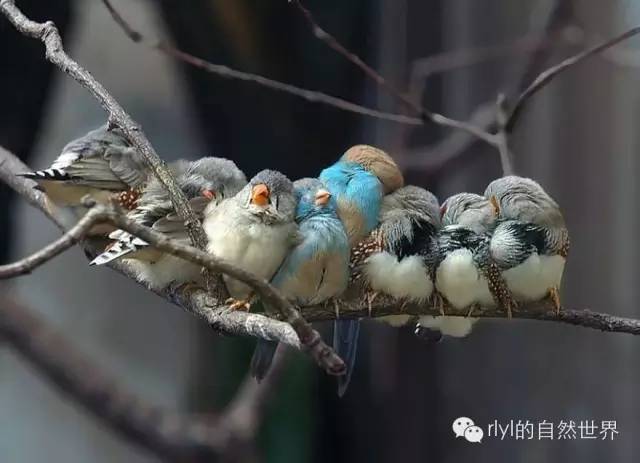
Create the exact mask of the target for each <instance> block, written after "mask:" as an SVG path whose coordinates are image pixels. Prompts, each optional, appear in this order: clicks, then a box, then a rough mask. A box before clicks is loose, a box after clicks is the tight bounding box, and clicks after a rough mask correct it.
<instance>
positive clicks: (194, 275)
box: [91, 157, 247, 289]
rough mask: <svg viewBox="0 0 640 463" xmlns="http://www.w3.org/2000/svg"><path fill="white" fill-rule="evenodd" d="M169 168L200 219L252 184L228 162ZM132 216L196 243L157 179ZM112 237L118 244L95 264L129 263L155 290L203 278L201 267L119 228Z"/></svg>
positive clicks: (185, 163) (209, 159) (209, 161)
mask: <svg viewBox="0 0 640 463" xmlns="http://www.w3.org/2000/svg"><path fill="white" fill-rule="evenodd" d="M169 170H170V171H171V173H172V174H173V176H174V177H175V179H176V181H177V182H178V185H179V186H180V189H181V190H182V192H183V193H184V194H185V196H186V197H187V199H188V200H189V204H190V205H191V208H192V209H193V211H194V212H195V213H196V215H198V216H199V217H203V213H204V210H205V208H206V207H209V208H214V207H216V206H217V205H218V204H219V203H220V202H222V201H223V200H224V199H225V198H229V197H233V196H234V195H235V194H236V193H237V192H238V191H240V189H241V188H242V187H243V186H244V185H246V183H247V179H246V177H245V175H244V173H242V171H241V170H240V169H238V167H237V166H236V165H235V163H234V162H233V161H229V160H228V159H223V158H214V157H205V158H202V159H199V160H197V161H185V160H180V161H175V162H172V163H171V164H169ZM128 216H129V218H131V219H133V220H135V221H136V222H138V223H140V224H142V225H146V226H148V227H151V228H153V229H154V230H156V231H159V232H161V233H164V234H166V235H167V236H168V237H170V238H173V239H177V240H180V241H182V242H185V243H189V241H190V240H189V235H188V233H187V230H186V227H185V224H184V221H182V220H181V219H180V218H179V217H178V215H177V214H176V213H175V211H174V209H173V204H172V203H171V199H170V198H169V194H168V192H167V190H166V188H165V187H164V185H162V184H161V183H160V182H159V180H158V179H157V178H155V177H154V178H152V179H151V180H150V181H149V183H148V185H147V186H146V187H145V188H144V190H143V193H142V196H141V197H140V199H139V200H138V205H137V207H136V208H135V209H134V210H133V211H130V212H129V213H128ZM109 237H110V238H111V239H113V240H114V242H113V243H112V244H111V245H110V246H109V247H108V248H107V249H106V250H105V251H104V252H103V253H102V254H100V255H98V256H97V257H96V258H95V259H94V260H93V261H92V262H91V264H92V265H103V264H106V263H108V262H111V261H112V260H114V259H123V260H124V261H125V263H126V264H127V265H128V266H129V267H130V268H131V269H132V270H133V271H134V272H135V273H136V274H137V276H138V278H139V280H140V281H142V282H144V283H146V284H147V285H148V286H149V287H151V288H153V289H162V288H165V287H166V286H168V285H169V284H172V283H173V284H182V283H187V282H192V281H196V282H198V281H200V279H201V272H200V267H199V266H198V265H195V264H193V263H190V262H187V261H185V260H183V259H180V258H178V257H174V256H170V255H167V254H164V253H162V252H160V251H158V250H157V249H155V248H153V247H151V246H149V245H148V244H147V243H146V242H145V241H144V240H141V239H140V238H137V237H135V236H133V235H131V234H129V233H127V232H125V231H122V230H116V231H114V232H112V233H111V234H110V235H109Z"/></svg>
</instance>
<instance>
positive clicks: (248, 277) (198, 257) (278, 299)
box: [0, 149, 345, 375]
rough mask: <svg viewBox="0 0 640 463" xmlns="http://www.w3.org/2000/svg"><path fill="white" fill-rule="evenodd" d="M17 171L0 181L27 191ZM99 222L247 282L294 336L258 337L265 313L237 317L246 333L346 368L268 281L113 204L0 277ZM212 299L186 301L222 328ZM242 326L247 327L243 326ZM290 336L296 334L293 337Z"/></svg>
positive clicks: (335, 369) (42, 258) (224, 314)
mask: <svg viewBox="0 0 640 463" xmlns="http://www.w3.org/2000/svg"><path fill="white" fill-rule="evenodd" d="M0 156H2V157H0V163H2V165H6V166H8V165H13V166H14V167H18V168H20V169H21V172H24V170H22V169H23V168H24V167H26V166H24V164H22V163H20V162H19V161H18V162H17V163H16V162H14V161H13V160H12V159H11V158H12V157H14V156H13V155H12V154H11V153H9V152H8V151H7V150H4V149H3V150H1V151H0ZM6 159H8V161H6V162H5V161H4V160H6ZM16 173H19V172H11V171H10V170H8V169H4V170H0V178H2V179H3V180H4V179H5V178H9V179H11V184H10V186H12V187H16V191H18V192H20V191H24V192H25V193H26V191H28V190H27V189H26V188H24V187H23V186H24V184H22V183H21V182H31V181H30V180H28V179H23V178H21V177H16ZM28 194H29V195H30V196H33V193H28ZM33 199H34V202H33V203H32V204H33V205H35V206H36V207H38V208H40V209H43V208H44V207H45V205H46V204H47V201H46V195H44V194H41V193H40V194H38V195H36V196H35V197H34V198H33ZM99 223H109V224H111V225H113V226H115V227H117V228H120V229H122V230H125V231H127V232H129V233H131V234H133V235H135V236H138V237H140V238H142V239H143V240H145V241H147V242H148V243H149V244H151V245H152V246H154V247H155V248H157V249H160V250H161V251H163V252H167V253H168V254H171V255H174V256H176V257H181V258H183V259H185V260H189V261H191V262H194V263H196V264H198V265H201V266H202V267H205V268H207V269H209V270H211V271H213V272H216V273H225V274H228V275H229V276H231V277H233V278H235V279H237V280H240V281H242V282H244V283H246V284H247V285H249V286H250V287H252V288H253V289H254V290H255V291H256V293H257V294H258V295H260V297H261V298H262V299H263V300H264V301H265V302H267V303H268V304H269V305H272V306H273V307H274V308H275V309H276V310H278V311H279V312H280V314H281V315H282V317H283V318H284V319H285V320H286V321H287V323H288V324H289V325H291V326H290V328H292V331H293V334H292V333H290V332H288V330H285V329H284V328H283V327H282V326H275V327H274V329H273V331H275V333H277V335H274V334H269V333H265V335H264V336H260V335H257V333H258V331H256V330H261V331H262V330H264V331H267V330H265V325H267V324H270V323H271V322H272V320H271V319H269V318H267V317H261V318H262V319H258V320H253V323H252V322H250V319H249V318H248V317H247V318H245V319H244V320H243V319H242V318H240V321H243V322H244V323H245V324H247V325H249V324H251V326H252V327H253V329H252V330H251V331H250V332H247V333H246V334H250V335H253V336H256V335H257V336H258V337H265V338H266V339H270V340H273V339H274V338H275V337H276V336H284V337H285V338H286V339H285V340H286V343H287V344H289V345H293V346H295V347H297V348H300V349H302V350H305V351H307V352H309V354H310V355H311V356H312V357H313V358H314V359H315V361H316V362H317V363H318V364H319V365H320V366H322V367H323V368H324V370H325V371H326V372H327V373H329V374H332V375H340V374H342V372H343V371H344V368H345V365H344V363H343V362H342V360H341V359H340V358H339V357H338V356H337V355H336V353H335V352H334V351H333V350H332V349H331V348H330V347H329V346H328V345H327V344H325V343H324V342H323V341H322V338H321V336H320V334H319V333H318V332H317V331H316V330H314V329H313V328H312V327H311V325H309V324H308V323H307V322H306V321H305V320H304V318H303V317H302V316H301V315H300V313H299V312H298V311H297V310H296V309H295V308H294V307H293V306H292V305H291V303H290V302H289V301H287V300H286V299H285V298H284V297H283V296H282V295H281V294H280V293H279V292H278V291H277V290H276V289H275V288H274V287H273V286H271V285H270V284H269V283H268V282H267V281H265V280H264V279H261V278H258V277H256V276H254V275H253V274H252V273H250V272H247V271H245V270H242V269H240V268H238V267H235V266H233V265H231V264H228V263H226V262H224V261H222V260H220V259H217V258H216V257H214V256H213V255H211V254H208V253H206V252H204V251H202V250H200V249H197V248H194V247H192V246H189V245H186V244H183V243H180V242H177V241H174V240H171V239H168V238H167V237H166V236H165V235H163V234H162V233H159V232H157V231H155V230H152V229H151V228H148V227H144V226H142V225H140V224H138V223H137V222H134V221H133V220H131V219H129V218H128V217H127V216H126V215H124V214H122V213H121V212H120V211H119V210H117V209H115V207H114V206H110V207H109V206H104V205H94V207H93V208H92V209H91V210H90V211H89V212H88V213H87V214H86V215H85V216H84V218H83V219H81V220H80V222H79V223H78V224H76V225H75V226H74V227H72V228H71V229H70V230H69V231H67V232H65V233H64V235H63V236H62V237H61V238H59V239H58V240H56V241H55V242H53V243H51V244H50V245H48V246H46V247H45V248H44V249H42V250H40V251H38V252H36V253H34V254H32V255H30V256H28V257H26V258H24V259H22V260H20V261H18V262H15V263H12V264H8V265H4V266H1V267H0V278H9V277H12V276H17V275H20V274H24V273H28V272H29V271H31V270H33V269H34V268H36V267H37V266H38V265H41V264H43V263H45V262H47V261H48V260H50V259H52V258H53V257H55V256H57V255H58V254H60V253H61V252H63V251H64V250H66V249H69V248H70V247H71V246H72V245H73V244H74V243H76V242H78V241H79V240H80V239H81V238H82V237H83V236H82V235H83V233H86V232H88V231H89V230H90V229H91V228H93V226H94V225H96V224H99ZM125 269H126V266H125ZM161 294H162V292H161ZM172 299H174V300H175V296H172ZM211 299H212V298H211V297H206V295H205V298H204V300H199V302H198V303H197V305H192V304H185V306H186V307H192V310H191V311H192V312H194V313H196V314H198V315H200V316H205V314H208V313H209V312H212V311H213V312H216V313H215V315H214V314H211V315H206V316H205V318H206V319H207V321H209V322H210V323H212V324H214V323H215V325H216V326H222V327H223V328H222V329H223V330H224V326H225V323H224V320H225V319H226V318H228V317H230V316H231V314H230V313H228V312H229V311H228V310H227V307H226V306H224V305H221V304H220V303H219V302H218V301H214V305H215V306H216V308H215V309H213V308H211ZM183 302H186V301H183ZM210 317H212V318H210ZM236 318H237V317H236ZM238 321H239V320H236V321H235V322H233V327H234V332H235V331H239V328H238V326H237V323H238ZM273 322H274V323H278V322H276V321H275V320H273ZM243 327H244V328H247V326H243ZM225 331H226V330H225ZM236 334H237V333H236ZM292 338H295V340H294V339H292ZM278 340H280V339H278Z"/></svg>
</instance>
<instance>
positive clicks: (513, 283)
mask: <svg viewBox="0 0 640 463" xmlns="http://www.w3.org/2000/svg"><path fill="white" fill-rule="evenodd" d="M564 264H565V259H564V257H562V256H558V255H555V256H539V255H538V254H537V253H533V254H532V255H530V256H529V257H528V258H527V259H526V260H525V261H524V262H523V263H521V264H520V265H518V266H516V267H514V268H511V269H509V270H505V271H504V272H503V273H502V276H503V277H504V280H505V281H506V283H507V286H508V287H509V289H510V290H511V292H512V293H513V295H514V297H515V298H516V299H517V300H521V301H539V300H540V299H543V298H544V297H545V296H546V295H547V293H548V292H549V289H550V288H553V287H555V288H559V287H560V283H561V282H562V273H563V271H564Z"/></svg>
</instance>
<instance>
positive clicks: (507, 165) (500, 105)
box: [496, 93, 514, 175]
mask: <svg viewBox="0 0 640 463" xmlns="http://www.w3.org/2000/svg"><path fill="white" fill-rule="evenodd" d="M506 121H507V105H506V100H505V96H504V95H503V94H502V93H501V94H499V95H498V100H497V101H496V122H497V125H498V132H497V133H496V140H497V142H498V152H499V153H500V165H501V167H502V175H513V173H514V172H513V162H512V160H511V150H510V149H509V137H508V136H507V132H506V131H505V124H506Z"/></svg>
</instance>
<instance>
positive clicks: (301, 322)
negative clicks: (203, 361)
mask: <svg viewBox="0 0 640 463" xmlns="http://www.w3.org/2000/svg"><path fill="white" fill-rule="evenodd" d="M4 151H5V153H6V150H4ZM0 161H1V159H0ZM2 175H3V171H1V170H0V179H2V180H4V178H3V177H2ZM20 180H24V181H26V179H20ZM35 205H36V207H38V208H40V209H42V205H41V204H39V203H36V204H35ZM93 211H95V212H94V214H95V215H93V219H92V220H93V224H95V223H97V222H99V221H106V222H108V223H110V224H112V225H114V226H116V227H118V228H121V229H123V230H125V231H127V232H129V233H132V234H133V235H135V236H138V237H140V238H142V239H143V240H145V241H146V242H148V243H149V244H151V245H152V246H154V247H156V248H158V249H160V250H161V251H163V252H166V253H168V254H172V255H174V256H177V257H180V258H183V259H185V260H188V261H190V262H193V263H196V264H198V265H202V266H204V267H207V268H209V269H211V270H212V271H216V272H222V273H225V274H228V275H229V276H231V277H233V278H236V279H238V280H240V281H242V282H244V283H246V284H248V285H249V286H251V287H253V288H254V289H255V290H256V292H257V293H258V294H259V295H260V296H261V298H262V299H263V300H266V301H268V303H269V304H270V305H273V306H274V307H276V308H277V309H278V310H279V311H280V314H281V315H282V316H283V318H284V319H285V320H287V322H288V323H283V322H281V321H278V320H274V319H271V318H269V317H266V316H263V315H259V314H249V313H244V312H229V311H228V307H227V306H225V305H221V304H218V303H217V302H214V303H213V304H212V301H211V298H210V297H209V296H208V295H207V293H206V292H205V291H203V290H202V289H199V288H195V287H190V286H189V285H186V286H183V287H180V288H177V289H176V290H174V291H172V292H171V291H158V292H157V294H159V295H161V296H163V297H164V298H166V299H167V300H169V301H171V302H173V303H175V304H177V305H178V306H180V307H182V308H184V309H185V310H187V311H189V312H191V313H193V314H195V315H197V316H198V317H201V318H203V319H204V320H206V321H207V323H209V324H210V325H212V326H213V327H214V328H216V329H219V330H221V331H224V332H226V333H229V334H234V335H244V336H253V337H257V338H262V339H267V340H271V341H278V342H282V343H283V344H286V345H289V346H292V347H294V348H296V349H301V350H308V351H309V352H310V354H311V355H312V357H313V358H314V359H315V360H316V362H317V363H318V364H319V365H321V366H322V367H323V368H324V369H325V371H327V372H328V373H330V374H340V373H341V371H342V370H341V368H342V367H343V364H342V362H341V361H340V359H339V358H338V357H337V356H335V353H333V351H332V350H331V349H330V348H329V347H328V346H326V344H324V343H323V342H322V340H321V339H320V336H319V334H318V333H317V332H316V331H315V330H313V329H312V328H311V327H310V326H309V325H308V324H307V323H306V321H305V319H304V318H302V316H301V315H300V314H299V313H298V312H297V310H296V309H295V308H294V307H293V306H291V304H290V303H289V302H288V301H286V299H283V298H282V296H281V295H280V294H279V293H278V291H277V290H275V288H273V287H271V286H270V285H269V284H268V283H267V282H266V281H264V280H261V279H259V278H257V277H255V276H254V275H252V274H251V273H249V272H246V271H244V270H242V269H239V268H236V267H234V266H232V265H229V264H227V263H225V262H223V261H221V260H218V259H216V258H215V257H214V256H211V255H209V254H207V253H205V252H203V251H201V250H199V249H197V248H194V247H192V246H189V245H186V244H183V243H179V242H176V241H174V240H171V239H169V238H167V237H166V236H165V235H163V234H162V233H158V232H156V231H155V230H152V229H150V228H147V227H144V226H142V225H140V224H138V223H135V222H133V221H132V220H130V219H129V218H128V217H126V216H124V215H122V214H120V213H118V212H117V211H115V210H114V209H112V208H108V207H105V206H100V205H98V206H95V207H94V208H93ZM90 222H91V220H89V219H88V220H87V221H86V222H83V227H84V228H91V226H89V223H90ZM93 224H92V225H93ZM50 257H53V255H52V256H50ZM44 261H45V260H44V259H42V260H41V262H40V263H42V262H44ZM9 265H12V266H14V267H20V265H21V264H20V263H14V264H9ZM115 269H116V270H117V271H119V272H121V273H123V274H125V275H127V276H129V277H131V275H130V274H129V273H128V272H127V269H126V266H125V265H122V264H121V265H120V266H116V267H115ZM300 310H301V311H302V313H303V314H304V316H305V317H306V320H308V321H324V320H334V319H336V310H335V307H334V306H333V305H320V306H310V307H302V308H300ZM445 310H446V313H447V315H451V316H461V317H464V316H468V309H462V310H460V309H455V308H453V307H445ZM554 310H555V309H554V307H553V306H552V305H551V303H550V302H549V301H541V302H535V303H529V304H522V305H521V306H520V307H519V309H517V310H516V311H515V312H514V313H513V317H514V318H525V319H533V320H544V321H555V322H561V323H569V324H573V325H578V326H584V327H587V328H594V329H599V330H602V331H613V332H623V333H631V334H640V320H634V319H629V318H624V317H616V316H613V315H609V314H604V313H597V312H592V311H589V310H570V309H563V310H562V311H561V312H560V314H559V315H556V314H555V313H554ZM338 312H339V317H341V318H367V317H369V316H371V317H374V318H375V317H382V316H386V315H415V316H419V315H434V316H437V315H440V312H439V310H438V309H436V308H434V307H433V305H432V304H430V303H428V302H426V303H424V304H418V305H416V304H401V303H399V302H398V301H394V300H393V299H391V298H388V297H385V296H379V297H378V298H376V300H375V303H373V304H372V305H371V306H369V304H368V303H367V302H366V301H364V300H363V298H361V297H357V296H356V297H353V298H349V299H344V300H341V301H338ZM506 315H507V314H506V311H505V310H503V309H502V308H500V307H498V308H490V309H487V308H483V309H479V310H477V311H474V313H473V316H474V317H480V318H482V317H489V318H505V317H506Z"/></svg>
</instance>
